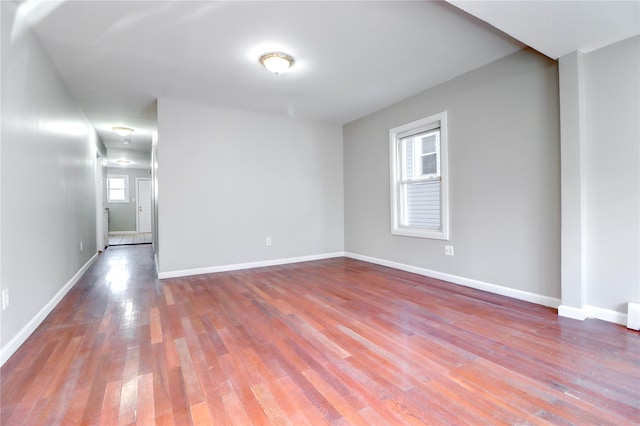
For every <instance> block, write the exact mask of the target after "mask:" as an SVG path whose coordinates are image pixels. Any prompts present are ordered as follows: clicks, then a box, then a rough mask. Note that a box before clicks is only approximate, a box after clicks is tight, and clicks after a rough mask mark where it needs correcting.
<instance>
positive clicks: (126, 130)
mask: <svg viewBox="0 0 640 426" xmlns="http://www.w3.org/2000/svg"><path fill="white" fill-rule="evenodd" d="M112 129H113V131H114V132H116V133H117V134H119V135H120V136H129V135H130V134H131V133H133V129H132V128H131V127H122V126H116V127H112Z"/></svg>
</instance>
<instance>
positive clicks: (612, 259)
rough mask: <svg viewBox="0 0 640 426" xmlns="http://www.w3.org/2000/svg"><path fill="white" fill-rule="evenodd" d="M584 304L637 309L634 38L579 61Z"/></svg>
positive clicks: (637, 43) (638, 151) (639, 59)
mask: <svg viewBox="0 0 640 426" xmlns="http://www.w3.org/2000/svg"><path fill="white" fill-rule="evenodd" d="M584 65H585V103H586V144H585V171H586V172H585V177H586V180H585V182H584V183H585V195H586V212H585V214H586V238H585V260H586V262H585V264H586V269H585V271H586V282H585V284H586V297H587V304H588V305H590V306H595V307H597V308H602V309H607V310H613V311H617V312H623V313H626V309H627V303H628V302H640V36H638V37H634V38H632V39H628V40H625V41H622V42H620V43H616V44H613V45H611V46H608V47H605V48H602V49H599V50H597V51H594V52H591V53H588V54H586V55H585V63H584Z"/></svg>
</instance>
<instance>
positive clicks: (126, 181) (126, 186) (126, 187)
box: [107, 175, 129, 204]
mask: <svg viewBox="0 0 640 426" xmlns="http://www.w3.org/2000/svg"><path fill="white" fill-rule="evenodd" d="M112 178H116V179H118V178H122V179H124V200H112V199H111V188H110V186H111V179H112ZM107 202H108V203H110V204H115V203H128V202H129V176H128V175H107Z"/></svg>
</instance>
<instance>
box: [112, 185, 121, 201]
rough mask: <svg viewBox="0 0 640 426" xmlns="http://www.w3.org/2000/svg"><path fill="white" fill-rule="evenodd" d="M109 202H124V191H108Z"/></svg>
mask: <svg viewBox="0 0 640 426" xmlns="http://www.w3.org/2000/svg"><path fill="white" fill-rule="evenodd" d="M109 200H111V201H124V189H113V188H111V189H109Z"/></svg>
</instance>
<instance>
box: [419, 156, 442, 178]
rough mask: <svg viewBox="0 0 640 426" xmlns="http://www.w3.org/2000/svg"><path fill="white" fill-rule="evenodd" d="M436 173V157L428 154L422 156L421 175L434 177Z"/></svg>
mask: <svg viewBox="0 0 640 426" xmlns="http://www.w3.org/2000/svg"><path fill="white" fill-rule="evenodd" d="M437 173H438V156H437V155H436V154H435V153H434V154H428V155H423V156H422V174H423V175H435V174H437Z"/></svg>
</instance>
